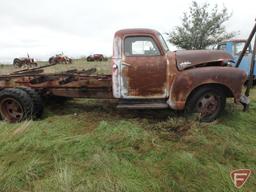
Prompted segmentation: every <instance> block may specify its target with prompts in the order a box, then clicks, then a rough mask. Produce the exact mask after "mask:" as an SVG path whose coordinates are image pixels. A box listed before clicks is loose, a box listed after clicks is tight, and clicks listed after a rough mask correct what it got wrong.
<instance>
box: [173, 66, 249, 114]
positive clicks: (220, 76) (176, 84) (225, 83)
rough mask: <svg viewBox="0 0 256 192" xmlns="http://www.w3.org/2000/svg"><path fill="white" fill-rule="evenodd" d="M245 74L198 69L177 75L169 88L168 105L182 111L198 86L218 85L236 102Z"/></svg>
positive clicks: (218, 69) (219, 69) (205, 68)
mask: <svg viewBox="0 0 256 192" xmlns="http://www.w3.org/2000/svg"><path fill="white" fill-rule="evenodd" d="M245 80H246V73H245V72H244V71H243V70H240V69H237V68H233V67H213V66H212V67H198V68H193V69H188V70H185V71H182V72H180V73H178V74H177V76H176V77H175V80H174V81H173V83H172V85H171V87H170V94H169V99H168V104H169V106H170V107H171V108H172V109H176V110H183V109H184V108H185V105H186V101H187V99H188V98H189V96H190V94H191V93H192V91H194V90H196V89H197V88H198V87H200V86H207V85H209V86H211V85H215V86H216V85H217V86H218V85H219V86H221V87H223V88H225V89H227V90H229V92H230V93H231V95H229V96H232V97H234V98H235V102H238V101H239V99H240V96H241V91H242V87H243V84H244V82H245Z"/></svg>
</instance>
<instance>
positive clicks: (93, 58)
mask: <svg viewBox="0 0 256 192" xmlns="http://www.w3.org/2000/svg"><path fill="white" fill-rule="evenodd" d="M86 60H87V61H107V60H108V59H107V58H106V57H104V55H102V54H92V55H89V56H88V57H87V58H86Z"/></svg>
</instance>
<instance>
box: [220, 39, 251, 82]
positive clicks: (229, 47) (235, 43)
mask: <svg viewBox="0 0 256 192" xmlns="http://www.w3.org/2000/svg"><path fill="white" fill-rule="evenodd" d="M246 41H247V39H230V40H226V41H223V42H221V43H219V44H218V46H217V49H218V50H223V51H226V52H228V53H229V54H230V55H232V56H233V58H234V61H235V62H234V63H231V64H232V65H233V66H235V65H236V62H237V61H238V58H239V56H240V54H241V53H242V50H243V48H244V46H245V44H246ZM252 55H253V50H252V47H251V45H250V44H249V45H248V47H247V49H246V51H245V53H244V56H243V59H242V60H241V63H240V65H239V68H240V69H243V70H245V72H246V74H247V76H248V77H249V75H250V64H251V59H252ZM255 77H256V69H254V71H253V79H254V80H255Z"/></svg>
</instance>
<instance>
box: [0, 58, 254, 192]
mask: <svg viewBox="0 0 256 192" xmlns="http://www.w3.org/2000/svg"><path fill="white" fill-rule="evenodd" d="M92 64H93V63H92ZM78 65H79V64H78ZM80 65H81V66H82V65H83V64H82V63H81V64H80ZM85 65H86V67H89V66H88V65H90V63H88V64H87V63H86V64H85ZM96 65H97V64H96ZM98 65H100V63H99V64H98ZM99 68H100V67H99ZM57 70H59V69H57ZM252 98H253V100H252V103H251V106H250V111H249V112H246V113H245V112H242V110H241V107H238V106H235V105H234V104H232V103H228V105H227V107H226V111H225V113H224V115H223V116H222V117H221V119H220V120H219V121H217V122H214V123H211V124H202V123H199V122H198V121H195V120H193V119H194V118H193V117H192V118H191V119H186V118H184V117H183V116H181V115H179V114H176V113H174V112H172V111H170V110H157V111H154V110H142V111H137V110H132V111H129V110H117V109H116V108H115V104H116V102H115V101H111V100H110V101H106V100H87V99H76V100H71V101H68V102H67V103H65V104H57V103H51V104H48V105H46V111H45V114H44V116H43V118H42V119H41V120H38V121H27V122H23V123H18V124H7V123H5V122H1V123H0V130H1V132H0V162H1V163H0V191H3V192H6V191H7V192H9V191H10V192H16V191H40V192H41V191H45V192H49V191H53V192H55V191H57V192H58V191H63V192H69V191H70V192H71V191H72V192H73V191H83V192H84V191H99V192H101V191H111V192H112V191H131V192H137V191H138V192H142V191H145V192H148V191H161V192H162V191H171V192H172V191H173V192H176V191H177V192H183V191H184V192H187V191H200V192H201V191H204V192H205V191H206V192H207V191H209V192H218V191H226V192H229V191H234V192H235V191H238V190H237V189H235V187H234V186H233V184H232V181H231V179H230V176H229V173H230V171H231V170H233V169H240V168H249V169H252V170H254V171H255V170H256V128H255V124H256V118H255V117H256V90H253V91H252ZM195 118H196V117H195ZM255 187H256V176H255V175H254V174H253V175H252V176H251V178H250V179H249V180H248V182H247V183H246V184H245V186H244V187H243V188H242V189H241V190H239V191H255Z"/></svg>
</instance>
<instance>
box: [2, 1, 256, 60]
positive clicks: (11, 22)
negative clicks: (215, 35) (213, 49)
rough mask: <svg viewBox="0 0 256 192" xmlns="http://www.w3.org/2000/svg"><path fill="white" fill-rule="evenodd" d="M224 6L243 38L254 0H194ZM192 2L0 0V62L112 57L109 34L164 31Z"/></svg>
mask: <svg viewBox="0 0 256 192" xmlns="http://www.w3.org/2000/svg"><path fill="white" fill-rule="evenodd" d="M197 2H199V3H203V2H209V3H210V4H212V5H214V4H218V5H219V7H220V8H222V7H223V6H226V7H227V8H228V10H229V12H232V13H233V16H232V18H231V19H230V21H229V22H228V23H227V24H226V26H227V29H228V31H240V35H239V37H242V38H245V37H247V36H248V34H249V32H250V31H251V28H252V27H253V24H254V19H255V18H256V14H255V8H256V1H253V0H251V1H249V0H243V1H234V0H211V1H209V0H208V1H205V0H197ZM190 5H191V0H176V1H174V0H173V1H171V0H157V1H150V0H106V1H103V0H92V1H90V0H0V62H1V63H3V62H11V61H12V60H13V58H14V57H22V56H26V54H27V53H29V54H30V56H31V57H34V58H36V59H48V58H49V57H50V56H52V55H55V54H56V53H60V52H62V51H63V52H64V53H65V54H67V55H68V56H71V57H79V56H84V55H88V54H90V53H103V54H106V55H109V56H110V55H111V53H112V39H113V35H114V32H115V31H117V30H119V29H122V28H134V27H139V28H141V27H143V28H153V29H157V30H158V31H160V32H162V33H164V32H168V31H170V30H171V29H173V28H174V27H175V26H177V25H179V24H180V22H181V17H182V14H183V12H184V11H186V10H188V7H189V6H190Z"/></svg>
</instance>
